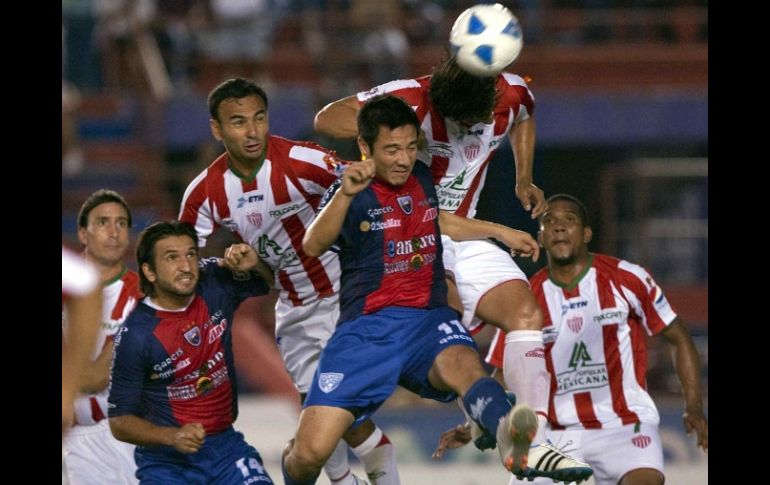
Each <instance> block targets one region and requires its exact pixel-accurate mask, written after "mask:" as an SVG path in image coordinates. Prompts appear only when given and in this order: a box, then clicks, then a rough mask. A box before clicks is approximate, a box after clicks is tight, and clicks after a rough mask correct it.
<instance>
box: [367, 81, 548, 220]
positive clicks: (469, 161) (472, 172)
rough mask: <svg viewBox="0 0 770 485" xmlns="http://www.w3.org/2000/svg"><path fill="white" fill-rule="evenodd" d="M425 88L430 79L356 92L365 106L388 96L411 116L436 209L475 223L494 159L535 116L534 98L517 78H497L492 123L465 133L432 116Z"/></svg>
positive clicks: (456, 124) (446, 120) (479, 125)
mask: <svg viewBox="0 0 770 485" xmlns="http://www.w3.org/2000/svg"><path fill="white" fill-rule="evenodd" d="M429 88H430V76H423V77H419V78H417V79H406V80H399V81H391V82H389V83H386V84H382V85H380V86H377V87H375V88H372V89H370V90H369V91H364V92H360V93H358V95H357V97H358V101H359V102H360V103H361V104H363V103H364V102H366V100H368V99H369V98H372V97H374V96H377V95H380V94H384V93H391V94H393V95H395V96H399V97H401V98H403V99H404V100H405V101H406V102H407V103H408V104H409V105H410V106H411V107H412V108H413V109H414V110H415V112H416V113H417V118H418V119H419V120H420V123H421V125H420V126H421V128H422V130H423V132H424V133H425V138H426V141H427V143H426V146H425V148H423V149H422V150H421V151H420V153H419V154H418V156H417V158H418V159H420V160H422V161H423V162H426V163H428V164H429V165H430V168H431V173H432V175H433V183H434V184H436V193H437V194H438V197H439V207H440V208H441V209H443V210H446V211H450V212H454V213H456V214H457V215H458V216H463V217H473V216H474V215H475V214H476V205H477V204H478V201H479V195H480V194H481V188H482V187H483V186H484V180H485V178H486V176H487V168H488V167H489V162H490V160H491V159H492V155H493V154H494V153H495V151H496V150H497V147H499V146H500V144H501V143H502V142H503V140H504V138H505V137H506V136H507V135H508V131H510V129H511V127H512V126H513V124H514V123H517V122H519V121H523V120H526V119H527V118H529V117H530V115H531V114H532V113H533V110H534V108H535V101H534V96H533V95H532V92H531V91H530V90H529V88H528V87H527V84H526V83H525V82H524V80H523V79H522V78H521V77H519V76H517V75H515V74H510V73H502V74H500V75H498V76H497V90H498V93H499V94H500V98H499V100H498V101H497V104H496V105H495V109H494V114H493V120H492V122H491V123H476V124H475V125H473V126H471V127H470V128H464V127H462V126H460V125H459V124H458V123H455V122H454V121H452V120H450V119H445V118H443V117H441V116H440V115H439V114H438V113H437V112H436V110H435V109H434V107H433V105H432V103H431V101H430V96H429V95H428V90H429Z"/></svg>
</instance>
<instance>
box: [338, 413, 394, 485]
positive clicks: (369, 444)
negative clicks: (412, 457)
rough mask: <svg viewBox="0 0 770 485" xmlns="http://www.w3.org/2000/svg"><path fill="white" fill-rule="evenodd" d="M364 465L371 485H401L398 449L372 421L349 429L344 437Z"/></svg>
mask: <svg viewBox="0 0 770 485" xmlns="http://www.w3.org/2000/svg"><path fill="white" fill-rule="evenodd" d="M343 438H344V439H345V441H346V442H347V444H348V445H350V449H352V450H353V453H354V454H355V455H356V457H357V458H358V459H359V460H360V461H361V463H362V464H363V465H364V470H365V471H366V476H367V477H368V479H369V482H370V483H371V485H399V484H400V483H401V481H400V478H399V476H398V469H397V468H396V448H395V446H393V444H392V443H391V442H390V439H388V437H387V435H385V433H384V432H383V431H382V429H380V428H379V427H378V426H377V425H376V424H374V422H373V421H372V420H371V419H367V420H366V421H364V422H363V423H361V424H360V425H358V426H355V427H353V428H350V429H348V430H347V431H346V432H345V435H344V436H343Z"/></svg>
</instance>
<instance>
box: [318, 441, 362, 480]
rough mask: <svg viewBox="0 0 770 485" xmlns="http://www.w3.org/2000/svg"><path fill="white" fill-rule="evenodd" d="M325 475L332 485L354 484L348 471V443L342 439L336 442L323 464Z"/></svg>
mask: <svg viewBox="0 0 770 485" xmlns="http://www.w3.org/2000/svg"><path fill="white" fill-rule="evenodd" d="M324 471H325V472H326V476H327V477H329V481H330V482H332V484H333V485H354V484H355V483H356V482H355V478H353V474H352V473H350V461H349V460H348V445H347V443H345V442H344V441H343V440H340V442H339V443H337V447H336V448H335V449H334V452H333V453H332V454H331V456H330V457H329V459H328V460H326V464H325V465H324Z"/></svg>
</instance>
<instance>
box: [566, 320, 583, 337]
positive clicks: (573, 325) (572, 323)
mask: <svg viewBox="0 0 770 485" xmlns="http://www.w3.org/2000/svg"><path fill="white" fill-rule="evenodd" d="M567 327H568V328H569V329H570V330H572V331H573V332H575V333H578V332H579V331H580V329H581V328H582V327H583V317H572V318H568V319H567Z"/></svg>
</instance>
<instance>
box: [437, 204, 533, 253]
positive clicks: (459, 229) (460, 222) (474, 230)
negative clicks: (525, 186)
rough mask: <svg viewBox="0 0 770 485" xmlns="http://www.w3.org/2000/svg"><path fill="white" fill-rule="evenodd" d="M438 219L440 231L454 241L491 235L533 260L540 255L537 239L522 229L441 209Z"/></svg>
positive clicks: (512, 249) (515, 251)
mask: <svg viewBox="0 0 770 485" xmlns="http://www.w3.org/2000/svg"><path fill="white" fill-rule="evenodd" d="M438 221H439V226H440V228H441V232H442V233H443V234H444V235H446V236H449V237H450V238H452V239H454V240H455V241H468V240H471V239H484V238H487V237H493V238H495V239H497V240H498V241H500V242H502V243H503V244H505V245H506V246H508V247H509V248H511V251H512V252H514V253H516V254H518V255H520V256H525V257H532V260H533V261H537V260H538V258H539V257H540V247H539V246H538V245H537V241H535V239H534V238H533V237H532V236H531V235H529V234H528V233H526V232H524V231H519V230H517V229H511V228H510V227H506V226H503V225H502V224H496V223H494V222H489V221H482V220H479V219H466V218H465V217H460V216H456V215H454V214H452V213H451V212H446V211H443V210H442V211H440V212H439V219H438Z"/></svg>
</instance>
